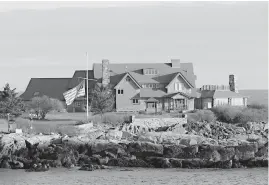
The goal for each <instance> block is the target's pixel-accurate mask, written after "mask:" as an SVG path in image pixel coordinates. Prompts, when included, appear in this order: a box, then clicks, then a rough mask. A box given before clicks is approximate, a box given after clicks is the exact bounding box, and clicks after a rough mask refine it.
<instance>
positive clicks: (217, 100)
mask: <svg viewBox="0 0 269 185" xmlns="http://www.w3.org/2000/svg"><path fill="white" fill-rule="evenodd" d="M221 105H228V98H215V99H214V102H213V106H214V107H216V106H221Z"/></svg>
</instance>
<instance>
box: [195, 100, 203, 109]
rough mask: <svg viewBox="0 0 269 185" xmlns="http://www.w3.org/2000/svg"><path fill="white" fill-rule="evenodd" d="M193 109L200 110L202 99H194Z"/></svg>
mask: <svg viewBox="0 0 269 185" xmlns="http://www.w3.org/2000/svg"><path fill="white" fill-rule="evenodd" d="M194 108H195V109H202V98H195V99H194Z"/></svg>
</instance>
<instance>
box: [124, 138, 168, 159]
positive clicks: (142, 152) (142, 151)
mask: <svg viewBox="0 0 269 185" xmlns="http://www.w3.org/2000/svg"><path fill="white" fill-rule="evenodd" d="M127 150H128V152H129V153H131V154H133V155H136V156H139V157H147V156H162V155H163V146H162V145H160V144H154V143H150V142H133V143H129V145H128V148H127Z"/></svg>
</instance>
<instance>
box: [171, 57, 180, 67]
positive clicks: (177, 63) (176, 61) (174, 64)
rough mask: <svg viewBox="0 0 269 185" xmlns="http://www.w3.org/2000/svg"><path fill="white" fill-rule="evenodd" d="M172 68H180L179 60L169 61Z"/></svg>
mask: <svg viewBox="0 0 269 185" xmlns="http://www.w3.org/2000/svg"><path fill="white" fill-rule="evenodd" d="M171 64H172V68H180V59H171Z"/></svg>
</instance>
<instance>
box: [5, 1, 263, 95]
mask: <svg viewBox="0 0 269 185" xmlns="http://www.w3.org/2000/svg"><path fill="white" fill-rule="evenodd" d="M86 51H88V52H89V58H90V63H91V64H90V65H92V63H94V62H101V60H102V59H103V58H106V59H109V60H110V62H111V63H125V62H126V63H129V62H132V63H133V62H139V63H143V62H152V63H154V62H163V63H164V62H170V59H172V58H179V59H181V61H182V62H192V63H193V65H194V72H195V74H196V75H197V81H196V86H197V87H200V86H201V85H203V84H219V85H221V84H226V85H227V84H228V76H229V74H236V75H237V78H238V85H239V89H268V5H267V2H236V3H233V2H227V3H217V2H206V3H203V2H196V3H192V2H170V3H164V2H156V3H153V2H143V3H141V2H140V3H139V2H136V3H128V2H119V3H112V2H109V3H100V2H99V3H93V2H82V3H76V2H69V3H64V2H60V3H53V2H49V3H41V2H32V3H4V2H0V87H3V86H4V84H5V83H6V82H9V83H10V85H11V86H12V87H16V88H17V89H18V90H19V91H24V90H25V88H26V87H27V85H28V83H29V80H30V78H36V77H40V78H42V77H43V78H51V77H52V78H53V77H72V75H73V73H74V71H75V70H81V69H85V68H86V57H85V52H86Z"/></svg>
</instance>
